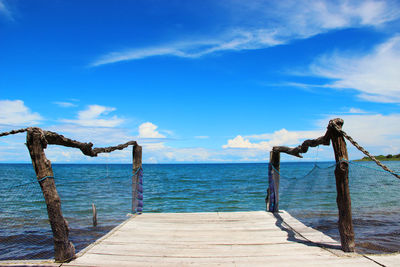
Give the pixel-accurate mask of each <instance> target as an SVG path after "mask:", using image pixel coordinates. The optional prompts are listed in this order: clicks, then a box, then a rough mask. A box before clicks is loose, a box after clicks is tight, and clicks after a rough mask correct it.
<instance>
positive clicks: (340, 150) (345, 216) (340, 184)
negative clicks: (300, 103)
mask: <svg viewBox="0 0 400 267" xmlns="http://www.w3.org/2000/svg"><path fill="white" fill-rule="evenodd" d="M333 124H336V125H337V126H338V127H339V129H342V126H343V120H342V119H334V120H331V121H329V127H330V128H331V131H330V133H331V140H332V146H333V150H334V152H335V160H336V169H335V177H336V191H337V198H336V202H337V206H338V210H339V233H340V241H341V244H342V250H343V251H345V252H353V251H354V247H355V243H354V230H353V220H352V217H351V199H350V190H349V164H348V159H349V158H348V155H347V147H346V142H345V140H344V138H343V136H342V134H341V133H340V132H338V131H337V130H336V129H335V127H334V126H333Z"/></svg>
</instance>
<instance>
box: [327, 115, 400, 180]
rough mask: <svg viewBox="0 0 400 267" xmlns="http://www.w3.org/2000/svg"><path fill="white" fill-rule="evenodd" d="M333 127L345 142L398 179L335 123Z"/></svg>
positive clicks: (399, 176)
mask: <svg viewBox="0 0 400 267" xmlns="http://www.w3.org/2000/svg"><path fill="white" fill-rule="evenodd" d="M332 125H333V127H334V128H335V130H336V131H338V132H339V133H340V134H341V135H343V136H344V137H345V138H346V139H347V140H349V142H350V143H352V144H353V146H355V147H356V148H357V149H358V150H360V151H361V152H363V153H364V154H365V155H366V156H368V157H369V158H370V159H371V160H372V161H374V162H375V163H376V164H377V165H378V166H380V167H381V168H382V169H384V170H385V171H387V172H389V173H391V174H392V175H394V176H395V177H396V178H398V179H400V175H398V174H397V173H395V172H394V171H392V170H391V169H389V168H388V167H387V166H386V165H384V164H382V163H381V162H380V161H379V160H377V159H376V158H375V157H374V156H372V155H371V154H370V153H369V152H368V151H367V150H365V149H364V148H363V147H362V146H360V145H359V144H358V143H357V142H356V141H354V139H353V138H352V137H351V136H349V135H348V134H347V133H346V132H345V131H343V130H342V129H340V128H339V126H338V125H337V124H336V123H332Z"/></svg>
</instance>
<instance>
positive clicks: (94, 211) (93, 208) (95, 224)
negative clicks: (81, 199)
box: [92, 203, 97, 227]
mask: <svg viewBox="0 0 400 267" xmlns="http://www.w3.org/2000/svg"><path fill="white" fill-rule="evenodd" d="M92 211H93V226H94V227H96V226H97V209H96V205H95V204H94V203H92Z"/></svg>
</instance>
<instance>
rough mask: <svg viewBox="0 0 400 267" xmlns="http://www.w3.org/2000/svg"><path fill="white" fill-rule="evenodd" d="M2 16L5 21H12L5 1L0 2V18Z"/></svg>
mask: <svg viewBox="0 0 400 267" xmlns="http://www.w3.org/2000/svg"><path fill="white" fill-rule="evenodd" d="M1 16H3V17H5V18H6V19H9V20H14V18H13V15H12V13H11V11H10V10H9V8H8V7H7V6H6V4H5V1H3V0H0V17H1Z"/></svg>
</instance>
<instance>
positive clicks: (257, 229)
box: [62, 211, 400, 266]
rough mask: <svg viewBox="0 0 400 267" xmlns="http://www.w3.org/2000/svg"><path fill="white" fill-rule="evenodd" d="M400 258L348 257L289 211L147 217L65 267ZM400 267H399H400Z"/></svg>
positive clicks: (362, 262)
mask: <svg viewBox="0 0 400 267" xmlns="http://www.w3.org/2000/svg"><path fill="white" fill-rule="evenodd" d="M399 263H400V255H399V254H397V255H392V256H368V257H367V256H363V255H359V254H354V253H351V254H345V253H343V252H342V251H341V250H340V244H339V243H338V242H336V241H335V240H333V239H331V238H330V237H328V236H326V235H324V234H323V233H321V232H319V231H316V230H314V229H312V228H309V227H306V226H305V225H304V224H302V223H301V222H299V221H298V220H296V219H294V218H293V217H291V216H290V214H288V213H287V212H284V211H282V212H280V213H279V214H275V215H274V214H273V213H269V212H264V211H252V212H210V213H145V214H142V215H139V216H136V217H132V218H130V219H129V220H127V221H126V222H124V223H123V224H121V225H120V226H118V227H117V228H116V229H114V230H113V231H112V232H110V233H109V234H108V235H106V236H105V237H104V238H102V239H100V240H99V241H97V242H96V243H94V244H92V245H91V246H89V247H88V248H87V249H85V250H84V251H83V252H81V253H79V254H78V258H77V259H75V260H74V261H72V262H70V263H64V264H62V266H188V265H192V266H199V265H200V266H324V265H327V266H399ZM396 264H397V265H396Z"/></svg>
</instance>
